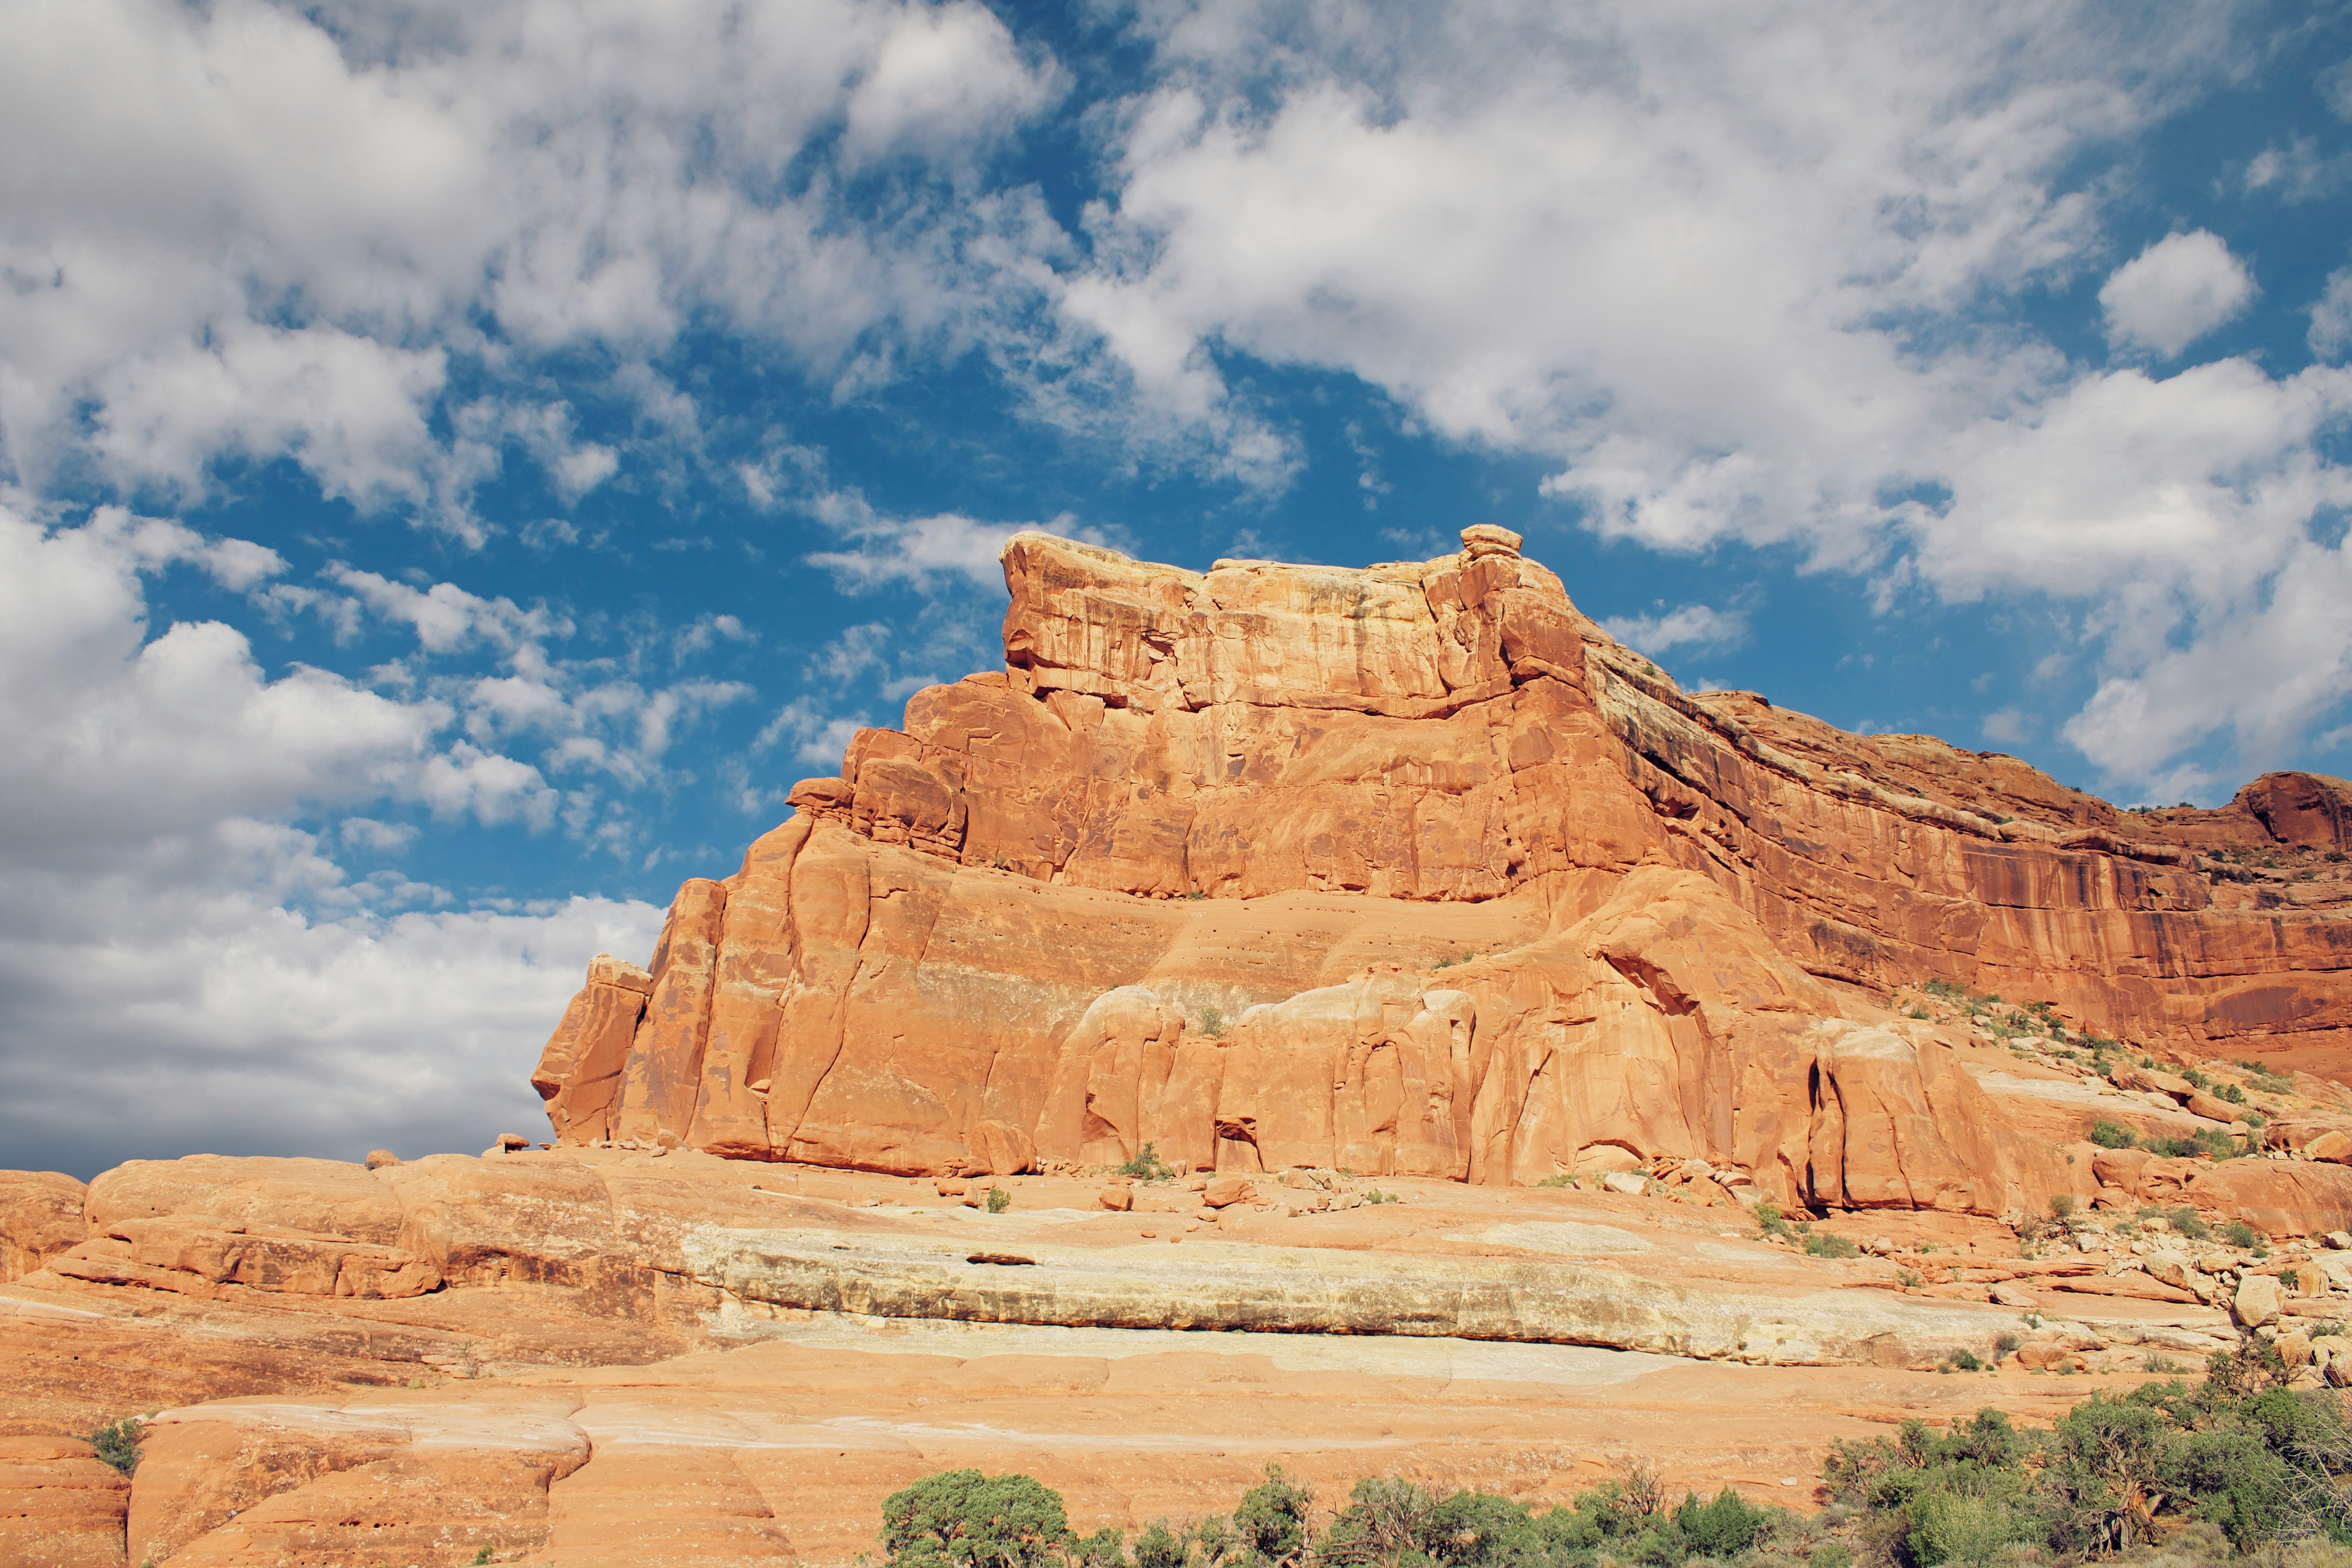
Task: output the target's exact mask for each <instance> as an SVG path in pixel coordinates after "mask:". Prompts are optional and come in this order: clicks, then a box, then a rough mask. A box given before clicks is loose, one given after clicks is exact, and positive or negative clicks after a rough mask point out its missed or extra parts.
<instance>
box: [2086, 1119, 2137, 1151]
mask: <svg viewBox="0 0 2352 1568" xmlns="http://www.w3.org/2000/svg"><path fill="white" fill-rule="evenodd" d="M2091 1142H2094V1143H2096V1144H2097V1145H2098V1146H2099V1147H2100V1148H2102V1149H2128V1148H2131V1147H2132V1146H2133V1145H2134V1144H2137V1142H2139V1134H2138V1133H2137V1132H2134V1131H2132V1130H2131V1129H2130V1128H2128V1127H2126V1126H2125V1125H2124V1124H2123V1123H2122V1122H2120V1121H2108V1120H2107V1119H2106V1118H2105V1117H2104V1116H2102V1117H2100V1118H2099V1119H2098V1120H2097V1121H2094V1122H2092V1123H2091Z"/></svg>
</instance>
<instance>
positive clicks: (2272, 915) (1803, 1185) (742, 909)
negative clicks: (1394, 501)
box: [533, 528, 2352, 1228]
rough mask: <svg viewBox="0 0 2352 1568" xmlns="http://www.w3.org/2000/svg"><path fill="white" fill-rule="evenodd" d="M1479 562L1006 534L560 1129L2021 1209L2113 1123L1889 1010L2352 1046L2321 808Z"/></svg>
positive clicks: (2244, 1046)
mask: <svg viewBox="0 0 2352 1568" xmlns="http://www.w3.org/2000/svg"><path fill="white" fill-rule="evenodd" d="M1463 541H1464V549H1463V551H1462V552H1460V553H1459V554H1456V555H1451V556H1445V557H1442V558H1440V559H1438V560H1435V561H1431V562H1425V563H1392V564H1387V565H1380V566H1374V567H1370V568H1369V569H1366V570H1362V571H1349V570H1341V569H1337V568H1322V567H1304V566H1288V565H1280V564H1276V563H1270V562H1260V561H1225V562H1220V563H1217V564H1216V565H1215V567H1214V568H1213V569H1212V570H1211V571H1209V572H1207V573H1205V574H1202V573H1194V572H1188V571H1183V570H1181V569H1179V568H1176V567H1171V566H1160V565H1152V564H1148V563H1138V562H1133V561H1129V560H1128V559H1127V558H1125V557H1123V556H1120V555H1118V554H1117V553H1115V552H1110V551H1107V550H1101V549H1097V548H1094V547H1091V546H1087V545H1082V544H1074V543H1071V542H1066V541H1063V540H1057V539H1053V538H1050V537H1047V536H1045V535H1043V534H1035V533H1026V534H1022V535H1020V536H1018V537H1016V538H1015V539H1013V541H1012V542H1010V543H1009V544H1008V545H1007V546H1006V549H1005V552H1004V567H1005V578H1006V582H1007V584H1008V586H1009V588H1010V591H1011V596H1012V604H1011V607H1010V608H1009V610H1008V611H1007V614H1006V616H1005V623H1004V647H1005V668H1004V669H1003V670H1002V671H992V672H988V673H984V674H981V675H975V676H971V677H968V678H966V679H964V680H962V681H960V682H958V683H956V684H954V685H950V686H940V687H933V688H929V689H926V690H924V691H922V692H919V693H918V694H917V695H916V696H915V697H914V698H913V699H912V700H910V701H909V702H908V709H907V718H906V727H905V729H904V730H903V731H880V730H868V731H862V732H861V733H860V734H859V735H858V736H857V738H856V741H855V742H853V743H852V744H851V746H850V747H849V750H848V754H847V757H846V759H845V763H844V766H843V774H842V776H841V777H839V778H835V779H817V780H810V781H807V782H805V783H803V784H800V785H799V786H798V787H797V788H796V789H794V790H793V794H792V804H793V806H794V808H795V811H794V815H793V817H792V819H791V820H789V821H788V822H786V823H785V824H784V825H783V826H781V827H779V828H777V829H776V830H775V831H773V832H772V833H770V834H769V835H767V836H766V837H763V838H761V840H759V842H758V843H756V844H754V845H753V846H752V847H751V851H750V853H749V854H748V855H747V856H746V858H745V859H744V863H743V866H742V868H741V869H740V870H739V871H738V872H737V873H736V874H735V875H734V876H732V877H730V878H729V879H725V880H723V881H714V880H701V879H698V880H695V881H690V882H688V883H687V884H686V886H685V887H684V888H683V889H680V891H679V894H678V897H677V902H676V903H675V904H674V905H673V906H672V909H671V911H670V916H669V921H668V925H667V930H666V931H665V932H664V935H663V937H662V941H661V944H660V946H659V948H658V950H657V951H656V953H655V954H654V959H653V964H652V967H651V969H650V970H639V969H637V968H635V967H634V966H633V965H630V964H627V963H621V962H618V961H615V960H612V959H600V960H599V961H598V962H597V963H596V964H595V965H594V966H593V968H592V970H591V973H590V975H589V979H588V984H587V985H586V987H585V988H584V989H583V991H582V992H581V993H580V995H579V996H578V997H577V998H576V999H575V1000H574V1002H573V1004H572V1007H571V1009H570V1011H569V1012H568V1013H567V1014H566V1016H565V1017H564V1019H563V1020H562V1024H561V1025H560V1026H559V1027H558V1028H557V1030H556V1032H555V1034H554V1036H553V1037H552V1038H551V1040H550V1042H549V1044H548V1047H547V1049H546V1052H545V1055H544V1057H543V1058H542V1059H541V1063H540V1067H539V1069H538V1072H537V1073H536V1074H535V1076H534V1080H533V1081H534V1082H535V1083H536V1084H537V1085H538V1087H539V1088H540V1089H541V1093H542V1094H543V1095H544V1096H546V1098H547V1100H548V1110H549V1114H550V1117H551V1120H552V1121H553V1123H554V1126H555V1129H556V1132H557V1135H558V1138H559V1140H560V1141H561V1142H563V1143H565V1144H570V1145H577V1144H590V1143H598V1142H618V1143H623V1144H638V1145H645V1146H652V1145H656V1144H660V1145H670V1146H677V1145H683V1146H685V1147H688V1148H694V1149H700V1150H707V1151H710V1152H716V1153H719V1154H723V1155H729V1156H734V1157H743V1158H751V1159H761V1160H776V1159H785V1160H793V1161H803V1162H810V1163H819V1164H827V1165H836V1166H844V1167H852V1168H859V1169H867V1170H875V1171H887V1172H898V1173H959V1172H972V1171H983V1172H985V1171H995V1172H1011V1171H1019V1170H1025V1169H1030V1168H1033V1167H1034V1166H1036V1165H1038V1164H1039V1163H1045V1164H1047V1165H1052V1164H1054V1163H1071V1164H1087V1163H1116V1162H1118V1161H1122V1160H1125V1159H1128V1158H1129V1157H1131V1156H1133V1155H1134V1154H1136V1153H1137V1152H1138V1151H1139V1149H1140V1148H1141V1146H1142V1145H1143V1144H1145V1143H1147V1142H1148V1143H1150V1144H1152V1145H1154V1147H1155V1148H1156V1149H1157V1151H1158V1152H1160V1155H1161V1156H1162V1157H1164V1158H1166V1159H1169V1160H1171V1161H1172V1162H1174V1163H1176V1164H1178V1165H1179V1166H1181V1167H1182V1168H1185V1169H1190V1170H1204V1171H1205V1170H1215V1171H1220V1172H1230V1173H1261V1172H1278V1171H1281V1170H1283V1169H1285V1168H1288V1167H1292V1166H1301V1165H1318V1166H1333V1167H1346V1168H1349V1169H1353V1170H1357V1171H1360V1172H1366V1173H1379V1174H1383V1175H1387V1174H1404V1175H1417V1176H1430V1177H1439V1178H1451V1179H1454V1180H1459V1181H1466V1182H1469V1183H1472V1184H1527V1183H1532V1182H1535V1181H1538V1180H1541V1179H1543V1178H1546V1177H1549V1176H1552V1175H1554V1174H1556V1173H1575V1172H1589V1173H1593V1172H1601V1171H1607V1170H1626V1169H1632V1168H1634V1167H1637V1166H1642V1165H1646V1164H1648V1163H1651V1162H1654V1161H1656V1160H1660V1159H1664V1158H1672V1159H1677V1160H1698V1161H1703V1162H1706V1163H1707V1164H1708V1165H1709V1166H1710V1167H1712V1168H1716V1169H1718V1170H1720V1171H1722V1172H1723V1173H1726V1177H1727V1181H1728V1183H1729V1184H1730V1185H1732V1186H1735V1187H1739V1186H1745V1187H1746V1190H1748V1192H1749V1193H1750V1194H1757V1193H1760V1194H1769V1195H1770V1196H1772V1197H1774V1198H1775V1199H1777V1200H1778V1201H1780V1202H1781V1203H1783V1204H1786V1205H1796V1204H1804V1205H1811V1206H1814V1207H1816V1208H1849V1207H1895V1208H1906V1207H1910V1208H1937V1209H1948V1210H1958V1211H1967V1212H1973V1213H1978V1214H1983V1215H1998V1214H2003V1213H2009V1212H2011V1211H2015V1210H2019V1209H2024V1210H2031V1211H2034V1212H2039V1211H2040V1210H2041V1208H2042V1205H2043V1203H2044V1202H2045V1201H2046V1199H2047V1198H2048V1197H2049V1196H2050V1195H2052V1194H2054V1193H2056V1192H2059V1191H2062V1190H2070V1189H2071V1188H2072V1187H2074V1186H2078V1185H2081V1184H2082V1183H2081V1182H2080V1180H2079V1174H2080V1173H2070V1171H2069V1170H2068V1169H2067V1167H2066V1166H2065V1164H2064V1157H2063V1152H2061V1150H2060V1148H2059V1145H2060V1143H2062V1142H2064V1141H2065V1140H2066V1139H2068V1138H2078V1137H2080V1136H2081V1135H2082V1134H2083V1132H2084V1131H2085V1130H2086V1129H2087V1127H2088V1125H2089V1122H2090V1121H2091V1120H2092V1119H2093V1114H2094V1112H2095V1110H2096V1108H2095V1107H2088V1106H2077V1107H2075V1108H2074V1109H2075V1110H2076V1111H2077V1112H2079V1114H2075V1115H2072V1116H2071V1119H2070V1115H2069V1114H2067V1113H2063V1112H2053V1111H2052V1110H2050V1109H2049V1108H2050V1105H2051V1103H2052V1102H2050V1101H2049V1100H2047V1098H2046V1097H2042V1098H2039V1099H2037V1098H2036V1094H2035V1092H2032V1091H2024V1090H2019V1089H2015V1088H2014V1086H2013V1083H2012V1084H2004V1083H2000V1082H1989V1081H1988V1075H1987V1073H1986V1072H1985V1071H1982V1070H1979V1068H1978V1067H1972V1066H1970V1065H1969V1048H1970V1038H1971V1037H1969V1035H1968V1033H1967V1031H1965V1030H1956V1029H1955V1028H1953V1027H1951V1026H1948V1022H1939V1021H1935V1020H1924V1019H1920V1018H1916V1017H1912V1016H1908V1014H1907V1012H1906V1014H1903V1015H1897V1014H1894V1013H1891V1012H1890V1011H1889V1010H1888V1009H1887V1008H1886V1007H1885V1005H1884V998H1885V996H1886V995H1887V994H1888V993H1889V991H1890V990H1891V989H1892V988H1894V987H1897V986H1901V985H1906V984H1912V985H1916V984H1920V983H1923V982H1926V981H1928V980H1930V979H1937V978H1940V979H1943V980H1946V981H1951V982H1958V983H1959V984H1962V985H1964V986H1967V987H1970V988H1973V989H1975V990H1977V991H1979V992H1988V993H1990V992H1998V993H2000V994H2002V995H2004V996H2007V997H2008V998H2010V1000H2011V1002H2012V1003H2014V1002H2019V1001H2027V1000H2031V1001H2041V1002H2047V1003H2050V1004H2053V1005H2054V1006H2055V1008H2056V1009H2057V1011H2058V1014H2059V1016H2063V1018H2065V1019H2069V1020H2072V1021H2073V1023H2074V1026H2075V1027H2076V1028H2077V1029H2087V1030H2094V1031H2097V1032H2099V1033H2101V1034H2104V1035H2106V1036H2112V1037H2119V1038H2121V1039H2123V1040H2125V1041H2126V1042H2128V1043H2129V1044H2130V1045H2131V1046H2132V1047H2134V1049H2135V1054H2137V1053H2138V1052H2143V1051H2146V1052H2155V1053H2158V1054H2162V1055H2164V1056H2165V1057H2167V1058H2168V1059H2172V1060H2176V1061H2178V1060H2186V1059H2188V1058H2191V1057H2205V1056H2227V1057H2240V1056H2247V1057H2253V1058H2260V1059H2262V1060H2263V1061H2265V1062H2268V1063H2273V1064H2275V1065H2278V1066H2280V1067H2282V1068H2311V1069H2313V1070H2315V1071H2318V1072H2322V1073H2341V1072H2342V1071H2344V1070H2345V1069H2347V1068H2352V882H2347V877H2346V875H2345V870H2346V865H2345V861H2344V859H2343V855H2344V851H2345V848H2346V847H2347V839H2348V838H2352V786H2347V785H2346V784H2343V783H2342V781H2338V780H2330V779H2323V778H2318V777H2316V776H2313V775H2304V774H2274V775H2270V776H2268V777H2266V778H2264V779H2263V780H2260V781H2257V782H2256V784H2252V785H2249V786H2248V788H2247V789H2246V790H2245V791H2244V792H2242V794H2241V795H2240V797H2239V799H2238V800H2237V801H2236V802H2235V803H2233V804H2232V805H2231V806H2230V807H2228V808H2226V809H2223V810H2220V811H2193V810H2181V811H2169V812H2160V813H2147V814H2119V813H2117V812H2116V810H2115V809H2114V808H2112V807H2110V806H2108V805H2105V803H2104V802H2100V801H2097V800H2095V799H2093V798H2092V797H2090V796H2087V795H2081V794H2079V793H2076V792H2074V791H2071V790H2067V789H2064V788H2062V787H2061V786H2059V785H2057V784H2053V782H2052V781H2050V780H2049V779H2047V778H2046V777H2044V776H2042V774H2040V773H2035V772H2034V771H2032V769H2030V768H2028V767H2026V766H2025V765H2024V764H2023V763H2018V762H2016V761H2015V760H2014V759H2011V758H2005V757H1999V756H1988V755H1981V754H1978V753H1973V752H1963V751H1959V750H1957V749H1955V748H1953V747H1950V746H1948V745H1946V744H1944V743H1943V742H1938V741H1934V740H1930V739H1927V738H1925V737H1918V736H1874V737H1861V736H1853V735H1847V734H1843V733H1842V732H1840V731H1835V730H1833V729H1831V728H1830V727H1828V726H1826V725H1823V724H1821V723H1819V722H1818V721H1812V720H1810V719H1805V718H1803V717H1801V716H1798V715H1792V714H1786V713H1782V712H1780V710H1775V709H1773V708H1771V707H1770V705H1769V703H1767V702H1765V701H1764V700H1762V699H1760V698H1758V697H1755V696H1753V695H1751V694H1746V693H1712V694H1703V695H1699V696H1686V695H1685V694H1683V693H1682V692H1680V691H1678V690H1677V689H1675V687H1674V685H1673V684H1672V682H1670V681H1669V680H1667V679H1665V678H1664V677H1663V676H1661V675H1660V674H1658V673H1657V671H1655V670H1654V668H1651V667H1650V666H1649V665H1648V664H1647V663H1645V662H1644V661H1643V660H1642V659H1641V658H1639V657H1637V656H1635V655H1633V654H1632V653H1631V652H1629V651H1628V650H1626V649H1624V648H1623V647H1620V646H1619V645H1618V644H1616V643H1615V642H1614V641H1613V640H1612V639H1611V638H1610V637H1608V636H1607V634H1606V633H1604V632H1602V631H1601V629H1600V628H1599V627H1598V626H1596V625H1595V624H1594V623H1592V622H1591V621H1590V620H1588V619H1587V618H1586V617H1585V616H1582V615H1581V614H1580V613H1579V612H1578V611H1577V609H1576V608H1575V606H1574V605H1572V604H1571V603H1570V599H1569V596H1568V595H1567V593H1566V592H1565V591H1564V589H1563V588H1562V585H1561V584H1560V583H1559V579H1558V578H1557V577H1555V576H1554V575H1553V574H1551V573H1549V571H1547V570H1545V569H1544V568H1543V567H1541V566H1539V565H1538V564H1536V563H1533V562H1531V561H1528V560H1526V559H1524V558H1523V557H1522V556H1521V555H1520V553H1519V552H1518V543H1519V541H1518V539H1517V536H1516V535H1512V534H1510V533H1508V532H1507V531H1503V530H1500V529H1494V528H1474V529H1470V530H1465V532H1464V534H1463ZM2331 856H2332V857H2334V858H2330V857H2331ZM2044 1026H2045V1027H2048V1026H2050V1025H2049V1023H2048V1021H2047V1020H2045V1021H2044ZM1991 1076H1992V1077H1993V1078H1996V1079H1999V1078H2003V1077H2004V1075H2002V1074H2000V1073H1994V1074H1992V1075H1991ZM2006 1076H2007V1077H2009V1078H2012V1079H2013V1077H2014V1075H2006ZM2185 1087H2186V1086H2185V1085H2184V1088H2185ZM2021 1098H2022V1099H2023V1100H2027V1101H2031V1102H2032V1104H2033V1105H2034V1106H2035V1107H2036V1108H2038V1113H2037V1114H2036V1115H2033V1116H2029V1117H2027V1118H2025V1119H2024V1121H2022V1122H2021V1121H2020V1119H2019V1118H2018V1117H2017V1116H2015V1115H2013V1114H2011V1110H2009V1109H2007V1108H2008V1106H2009V1105H2010V1104H2011V1102H2013V1101H2017V1100H2020V1099H2021ZM2331 1179H2332V1178H2331ZM2329 1190H2330V1191H2331V1192H2332V1191H2333V1189H2329ZM2329 1201H2331V1202H2332V1201H2334V1200H2333V1199H2330V1200H2329ZM2305 1228H2308V1227H2305ZM2319 1228H2327V1226H2320V1227H2319Z"/></svg>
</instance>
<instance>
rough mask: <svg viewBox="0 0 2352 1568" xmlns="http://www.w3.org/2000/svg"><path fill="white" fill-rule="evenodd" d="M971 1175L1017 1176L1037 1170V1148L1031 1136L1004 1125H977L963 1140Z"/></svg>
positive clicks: (990, 1123) (984, 1122) (991, 1123)
mask: <svg viewBox="0 0 2352 1568" xmlns="http://www.w3.org/2000/svg"><path fill="white" fill-rule="evenodd" d="M964 1147H965V1149H966V1150H967V1151H968V1152H969V1154H970V1166H969V1169H970V1172H971V1174H973V1175H978V1176H1017V1175H1020V1174H1021V1173H1023V1172H1024V1171H1034V1170H1035V1169H1036V1168H1037V1146H1036V1145H1035V1144H1034V1143H1032V1142H1030V1141H1029V1134H1027V1133H1026V1132H1024V1131H1021V1130H1020V1129H1019V1128H1017V1127H1009V1126H1007V1125H1005V1124H1004V1123H1003V1122H1002V1121H976V1122H974V1123H972V1127H971V1132H970V1133H969V1134H968V1135H967V1136H966V1137H965V1139H964Z"/></svg>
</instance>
